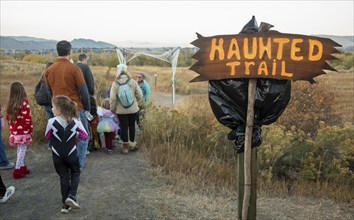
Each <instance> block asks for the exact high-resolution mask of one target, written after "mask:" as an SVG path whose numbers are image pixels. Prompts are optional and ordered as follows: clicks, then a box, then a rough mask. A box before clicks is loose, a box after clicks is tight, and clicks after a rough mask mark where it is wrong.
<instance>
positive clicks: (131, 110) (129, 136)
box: [109, 64, 142, 154]
mask: <svg viewBox="0 0 354 220" xmlns="http://www.w3.org/2000/svg"><path fill="white" fill-rule="evenodd" d="M127 69H128V67H127V65H125V64H119V65H118V66H117V77H116V79H115V81H114V82H113V83H112V86H111V90H110V99H109V102H110V110H111V111H112V112H115V113H116V114H117V115H118V118H119V126H120V128H121V131H120V132H121V133H120V136H121V139H122V141H123V153H124V154H127V153H128V152H129V149H130V150H132V151H134V150H137V146H136V142H135V123H136V118H137V113H138V111H139V106H138V103H139V102H141V101H142V92H141V89H140V87H139V85H138V84H137V82H136V81H135V80H133V79H132V78H131V76H130V75H129V74H128V71H127Z"/></svg>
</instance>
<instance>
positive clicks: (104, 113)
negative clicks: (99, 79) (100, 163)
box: [97, 99, 119, 154]
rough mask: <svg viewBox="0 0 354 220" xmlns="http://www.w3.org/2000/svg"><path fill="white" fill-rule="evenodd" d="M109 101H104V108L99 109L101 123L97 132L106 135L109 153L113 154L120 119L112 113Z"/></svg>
mask: <svg viewBox="0 0 354 220" xmlns="http://www.w3.org/2000/svg"><path fill="white" fill-rule="evenodd" d="M109 109H110V104H109V99H104V100H103V101H102V107H98V109H97V115H98V116H99V121H100V122H99V123H98V126H97V131H98V132H99V133H104V140H105V143H106V148H107V153H108V154H112V148H113V139H114V138H115V137H116V133H117V131H118V130H119V126H118V117H117V115H115V114H114V113H112V112H111V110H109Z"/></svg>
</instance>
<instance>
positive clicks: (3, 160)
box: [0, 105, 15, 195]
mask: <svg viewBox="0 0 354 220" xmlns="http://www.w3.org/2000/svg"><path fill="white" fill-rule="evenodd" d="M0 121H1V122H0V170H6V169H12V168H14V167H15V164H14V163H13V162H10V161H9V160H8V159H7V157H6V152H5V144H4V141H3V140H2V128H3V127H4V125H5V120H4V115H3V113H2V110H1V105H0ZM0 195H1V194H0Z"/></svg>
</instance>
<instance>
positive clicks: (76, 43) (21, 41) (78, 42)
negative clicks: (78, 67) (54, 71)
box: [0, 36, 116, 50]
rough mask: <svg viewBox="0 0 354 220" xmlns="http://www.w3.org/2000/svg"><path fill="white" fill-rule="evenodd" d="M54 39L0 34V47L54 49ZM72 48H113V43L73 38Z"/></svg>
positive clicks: (9, 48) (6, 48) (8, 48)
mask: <svg viewBox="0 0 354 220" xmlns="http://www.w3.org/2000/svg"><path fill="white" fill-rule="evenodd" d="M57 43H58V41H56V40H47V39H43V38H35V37H27V36H0V48H1V49H3V50H48V49H56V44H57ZM71 45H72V47H73V48H99V49H103V48H115V47H116V46H115V45H113V44H109V43H105V42H102V41H94V40H90V39H82V38H79V39H74V40H72V41H71Z"/></svg>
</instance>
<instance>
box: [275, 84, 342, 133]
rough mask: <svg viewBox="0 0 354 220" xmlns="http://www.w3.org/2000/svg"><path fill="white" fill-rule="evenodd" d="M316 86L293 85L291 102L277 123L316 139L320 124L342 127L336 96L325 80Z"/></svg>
mask: <svg viewBox="0 0 354 220" xmlns="http://www.w3.org/2000/svg"><path fill="white" fill-rule="evenodd" d="M318 81H319V82H318V83H316V84H312V85H311V84H309V83H308V82H295V83H293V85H292V86H293V88H292V94H291V100H290V102H289V104H288V106H287V108H286V109H285V111H284V112H283V114H282V115H281V116H280V117H279V119H278V121H277V123H278V124H280V125H283V126H285V127H286V128H287V129H290V128H291V127H292V126H294V127H296V128H297V129H300V130H302V131H304V132H305V133H306V134H309V135H310V136H311V137H315V136H316V133H317V130H318V127H319V122H320V121H323V122H325V123H326V124H327V125H340V124H341V117H340V115H339V114H338V113H337V111H336V109H335V104H336V103H335V99H336V97H335V95H334V93H333V92H331V91H330V90H329V89H328V87H329V86H328V85H327V84H326V83H325V82H324V80H323V79H319V80H318Z"/></svg>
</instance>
